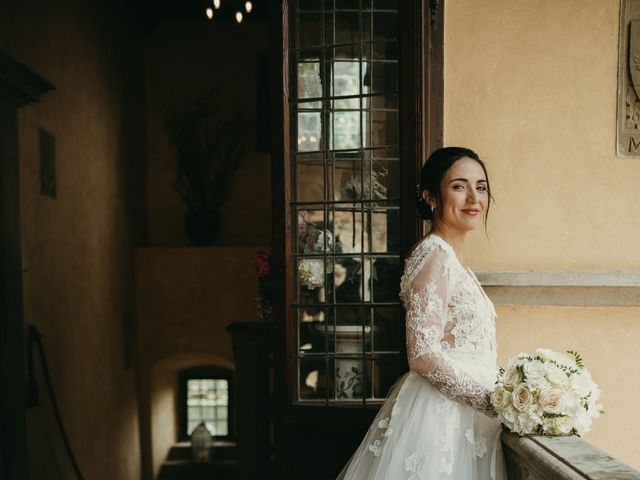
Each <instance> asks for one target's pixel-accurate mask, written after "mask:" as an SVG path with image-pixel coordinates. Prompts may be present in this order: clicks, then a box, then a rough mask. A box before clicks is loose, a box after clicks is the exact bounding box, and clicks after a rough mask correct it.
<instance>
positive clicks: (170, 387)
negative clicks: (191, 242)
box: [136, 247, 258, 478]
mask: <svg viewBox="0 0 640 480" xmlns="http://www.w3.org/2000/svg"><path fill="white" fill-rule="evenodd" d="M256 248H258V247H211V248H159V247H155V248H142V249H139V250H138V252H137V259H136V265H137V280H136V291H137V312H138V320H139V349H140V364H141V384H140V391H141V395H142V397H143V400H142V408H141V415H142V416H143V425H145V427H144V428H143V448H144V449H145V451H146V452H147V454H146V455H148V457H147V458H146V459H145V460H144V462H145V468H147V469H148V471H147V472H146V475H148V477H145V478H155V475H156V474H157V472H158V471H159V469H160V466H161V464H162V461H163V460H164V458H165V456H166V454H167V452H168V449H169V447H170V446H171V445H172V444H173V443H175V442H176V440H177V423H176V422H177V418H176V404H175V395H176V388H177V374H178V372H179V371H180V370H182V369H185V368H190V367H195V366H202V365H218V366H222V367H225V368H233V362H234V360H233V348H232V344H231V337H230V336H229V334H228V333H227V331H226V327H227V325H229V324H230V323H233V322H242V321H251V320H256V308H255V303H254V301H253V297H254V296H255V295H256V289H257V276H256V273H255V267H254V258H255V252H256Z"/></svg>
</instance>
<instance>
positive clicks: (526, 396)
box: [511, 383, 533, 412]
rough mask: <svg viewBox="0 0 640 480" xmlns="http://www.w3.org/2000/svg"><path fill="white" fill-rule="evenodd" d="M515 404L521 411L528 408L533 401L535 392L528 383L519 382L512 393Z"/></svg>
mask: <svg viewBox="0 0 640 480" xmlns="http://www.w3.org/2000/svg"><path fill="white" fill-rule="evenodd" d="M511 401H512V402H513V406H514V408H515V409H516V410H518V411H519V412H524V411H525V410H527V409H528V408H529V407H530V406H531V404H532V402H533V394H532V393H531V390H529V387H528V386H527V384H526V383H521V384H519V385H518V386H517V387H516V388H515V389H514V390H513V393H512V394H511Z"/></svg>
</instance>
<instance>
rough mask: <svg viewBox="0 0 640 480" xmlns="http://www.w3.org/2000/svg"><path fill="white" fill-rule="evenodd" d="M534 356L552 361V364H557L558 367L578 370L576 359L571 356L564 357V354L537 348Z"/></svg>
mask: <svg viewBox="0 0 640 480" xmlns="http://www.w3.org/2000/svg"><path fill="white" fill-rule="evenodd" d="M536 355H539V356H541V357H542V358H545V359H547V360H553V361H554V362H556V363H559V364H560V365H565V366H567V367H569V368H573V369H577V368H578V365H577V364H576V359H575V358H573V357H572V356H569V355H565V354H564V353H558V352H554V351H553V350H549V349H546V348H539V349H537V350H536Z"/></svg>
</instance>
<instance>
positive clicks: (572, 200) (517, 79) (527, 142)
mask: <svg viewBox="0 0 640 480" xmlns="http://www.w3.org/2000/svg"><path fill="white" fill-rule="evenodd" d="M618 10H619V1H618V0H566V1H562V2H557V1H553V0H522V1H517V2H514V1H511V0H478V1H462V0H453V1H449V2H446V9H445V102H444V105H445V112H444V117H445V118H444V136H445V144H446V145H455V144H462V145H468V146H470V147H472V148H473V149H475V150H477V152H478V153H479V154H480V155H481V156H482V157H483V158H484V159H485V160H486V161H487V165H488V168H489V172H490V175H491V177H490V178H491V181H492V188H493V190H494V194H495V195H494V196H495V199H496V203H495V204H494V205H493V207H492V211H491V215H490V223H489V239H487V238H486V237H485V236H484V234H479V235H476V236H475V237H474V240H475V242H474V248H473V249H470V250H469V252H468V253H467V254H466V255H467V257H468V258H469V260H470V261H472V262H473V264H474V266H476V267H477V268H478V269H479V270H605V271H616V270H623V271H637V270H639V269H640V249H638V248H637V239H638V238H639V237H640V222H638V221H636V220H637V218H638V217H637V213H636V212H635V210H634V207H633V205H632V204H631V203H630V202H632V200H633V195H634V192H635V190H636V187H637V185H636V183H637V179H638V178H639V177H640V161H639V160H634V159H624V158H616V157H615V132H616V130H615V128H616V127H615V125H616V98H617V93H616V92H617V83H616V82H617V58H618Z"/></svg>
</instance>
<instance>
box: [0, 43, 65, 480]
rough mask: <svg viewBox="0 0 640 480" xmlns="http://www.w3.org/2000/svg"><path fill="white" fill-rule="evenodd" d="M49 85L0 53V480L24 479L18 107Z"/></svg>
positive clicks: (23, 375) (47, 88) (34, 98)
mask: <svg viewBox="0 0 640 480" xmlns="http://www.w3.org/2000/svg"><path fill="white" fill-rule="evenodd" d="M53 89H54V87H53V85H51V84H50V83H49V82H47V81H46V80H44V79H43V78H42V77H40V76H39V75H37V74H35V73H34V72H32V71H31V70H29V69H28V68H26V67H24V66H23V65H21V64H19V63H18V62H16V61H14V60H12V59H11V58H9V57H8V56H6V55H4V54H3V53H2V52H0V225H1V226H0V252H2V255H0V272H1V277H0V278H1V281H0V392H2V394H1V395H0V478H11V479H16V480H26V479H27V476H28V475H27V451H26V448H27V447H26V445H27V435H26V425H25V409H26V404H25V392H26V389H25V385H26V382H25V374H24V348H23V343H24V331H25V328H24V325H23V309H22V255H21V238H22V235H21V224H20V161H19V154H18V109H19V108H21V107H24V106H26V105H28V104H30V103H32V102H37V101H38V100H39V99H40V97H41V96H42V95H44V94H45V93H46V92H48V91H50V90H53Z"/></svg>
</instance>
